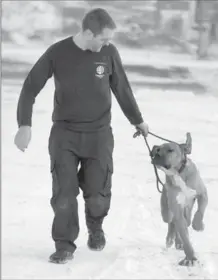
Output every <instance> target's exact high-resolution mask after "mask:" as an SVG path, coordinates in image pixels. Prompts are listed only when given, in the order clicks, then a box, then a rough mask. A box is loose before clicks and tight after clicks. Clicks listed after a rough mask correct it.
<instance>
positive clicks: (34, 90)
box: [17, 47, 53, 127]
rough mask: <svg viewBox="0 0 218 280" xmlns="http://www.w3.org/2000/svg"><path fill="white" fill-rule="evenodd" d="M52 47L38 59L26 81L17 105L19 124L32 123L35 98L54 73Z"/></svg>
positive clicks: (26, 124)
mask: <svg viewBox="0 0 218 280" xmlns="http://www.w3.org/2000/svg"><path fill="white" fill-rule="evenodd" d="M51 50H52V47H50V48H48V50H47V51H46V52H45V53H44V54H43V55H42V56H41V57H40V58H39V59H38V61H37V62H36V63H35V65H34V66H33V68H32V69H31V70H30V72H29V74H28V76H27V78H26V80H25V81H24V84H23V87H22V90H21V93H20V97H19V100H18V106H17V122H18V126H19V127H21V126H31V125H32V110H33V104H34V103H35V98H36V96H37V95H38V93H39V92H40V91H41V89H42V88H43V87H44V85H45V84H46V82H47V80H48V79H49V78H51V77H52V75H53V66H52V59H51Z"/></svg>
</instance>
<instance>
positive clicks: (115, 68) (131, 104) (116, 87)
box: [110, 45, 143, 125]
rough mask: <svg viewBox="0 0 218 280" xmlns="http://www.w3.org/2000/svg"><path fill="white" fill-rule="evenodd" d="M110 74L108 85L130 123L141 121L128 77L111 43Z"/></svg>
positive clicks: (134, 123)
mask: <svg viewBox="0 0 218 280" xmlns="http://www.w3.org/2000/svg"><path fill="white" fill-rule="evenodd" d="M112 48H113V54H112V74H111V76H110V87H111V89H112V91H113V93H114V95H115V97H116V99H117V101H118V103H119V105H120V107H121V109H122V111H123V113H124V114H125V116H126V117H127V118H128V120H129V121H130V123H131V124H132V125H138V124H141V123H143V117H142V115H141V112H140V110H139V108H138V105H137V103H136V100H135V97H134V95H133V93H132V89H131V87H130V84H129V81H128V78H127V76H126V73H125V71H124V68H123V65H122V61H121V58H120V55H119V53H118V51H117V49H116V48H115V47H114V46H113V45H112Z"/></svg>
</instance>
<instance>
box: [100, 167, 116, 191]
mask: <svg viewBox="0 0 218 280" xmlns="http://www.w3.org/2000/svg"><path fill="white" fill-rule="evenodd" d="M112 175H113V164H112V163H109V164H107V167H106V175H105V181H104V186H103V190H102V192H101V194H102V195H103V196H108V195H111V188H112Z"/></svg>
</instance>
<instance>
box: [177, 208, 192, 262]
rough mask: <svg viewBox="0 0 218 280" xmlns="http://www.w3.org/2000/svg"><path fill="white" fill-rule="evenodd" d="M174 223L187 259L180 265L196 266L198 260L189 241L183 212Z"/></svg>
mask: <svg viewBox="0 0 218 280" xmlns="http://www.w3.org/2000/svg"><path fill="white" fill-rule="evenodd" d="M174 223H175V228H176V231H177V232H178V234H179V236H180V238H181V241H182V243H183V249H184V252H185V255H186V257H185V259H183V260H182V261H180V262H179V265H182V266H190V265H194V262H195V261H196V260H197V258H196V257H195V253H194V249H193V247H192V244H191V242H190V239H189V234H188V227H187V222H186V220H185V217H184V215H183V213H182V211H181V215H180V216H177V217H176V218H175V219H174Z"/></svg>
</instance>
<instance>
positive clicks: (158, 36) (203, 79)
mask: <svg viewBox="0 0 218 280" xmlns="http://www.w3.org/2000/svg"><path fill="white" fill-rule="evenodd" d="M95 7H103V8H105V9H107V10H108V12H109V13H110V14H111V15H112V16H113V18H114V19H115V21H116V23H117V25H118V32H117V34H116V36H115V38H114V43H115V44H116V45H117V47H118V48H119V50H120V51H121V55H122V57H123V58H124V64H125V67H126V70H127V72H128V73H130V72H131V73H132V74H135V76H136V75H138V74H140V75H143V76H149V77H151V78H150V80H149V81H148V79H147V82H146V83H145V82H144V85H147V86H158V87H163V86H165V87H166V88H170V87H172V80H173V84H176V85H175V86H174V87H175V88H176V87H177V86H178V81H177V82H175V79H177V80H178V79H179V81H180V86H181V81H185V79H186V82H183V85H182V86H183V87H185V86H188V85H189V84H192V85H193V84H195V89H196V90H197V91H198V92H204V91H205V87H207V88H208V87H209V88H210V90H211V89H212V91H216V87H215V88H214V85H213V84H214V82H215V80H216V78H217V68H216V67H215V66H214V63H215V62H216V60H218V1H216V0H213V1H209V0H190V1H188V0H187V1H186V0H175V1H173V0H169V1H165V0H150V1H149V0H147V1H89V0H87V1H2V53H3V55H2V60H3V61H2V67H3V69H2V70H3V71H2V72H3V79H7V78H12V77H14V76H17V77H20V78H23V77H24V76H25V75H26V73H27V71H28V70H29V67H30V65H32V63H34V62H35V61H36V59H37V58H38V56H39V54H42V53H43V52H44V51H45V49H46V48H47V47H48V46H49V45H51V44H52V43H54V42H57V41H58V40H61V39H63V38H65V37H67V36H71V35H74V34H75V33H77V32H78V30H79V28H80V22H81V19H82V18H83V16H84V14H85V13H86V12H87V11H88V10H89V9H91V8H95ZM130 50H131V51H134V52H131V56H132V57H134V55H135V56H136V57H140V59H139V60H140V61H141V60H142V61H143V66H144V67H139V65H138V66H137V67H136V66H134V67H132V61H130V58H129V59H127V57H128V56H129V51H130ZM184 61H186V62H187V63H186V65H182V66H181V63H182V62H183V64H184ZM176 62H178V63H176ZM190 62H192V64H191V65H190ZM195 62H196V63H195ZM12 64H13V67H11V66H12ZM158 64H159V65H160V64H164V65H165V70H164V69H163V68H164V67H161V69H159V68H160V67H159V68H158V67H157V65H158ZM193 65H194V66H193ZM196 65H198V66H197V67H196ZM145 66H147V67H145ZM172 66H173V67H172ZM208 67H209V68H210V71H209V72H208ZM205 69H206V70H205ZM191 74H192V75H191ZM205 75H206V76H205ZM132 76H133V75H132ZM158 78H165V80H163V79H161V81H160V79H158ZM166 78H167V79H168V80H167V81H166ZM152 79H153V81H152ZM187 79H188V80H187ZM133 80H134V79H132V81H133ZM163 81H164V82H163ZM133 83H134V81H133ZM168 84H170V85H169V86H168Z"/></svg>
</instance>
